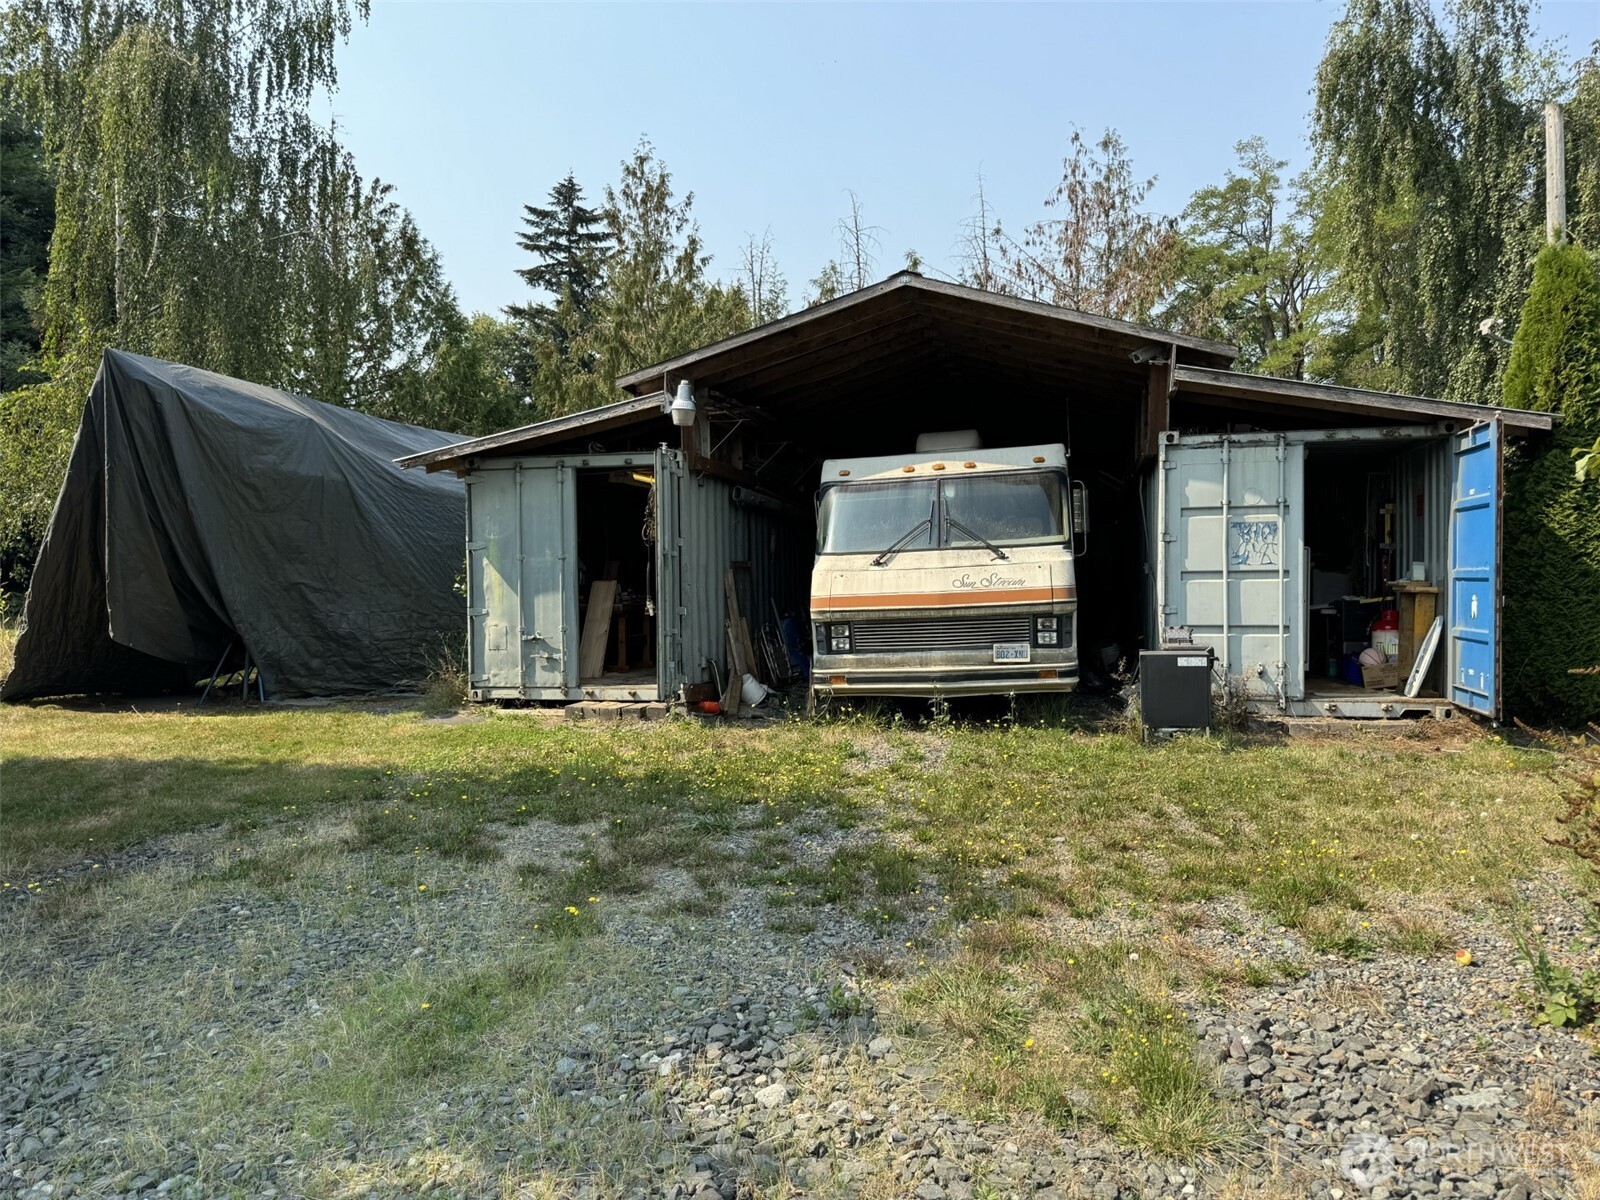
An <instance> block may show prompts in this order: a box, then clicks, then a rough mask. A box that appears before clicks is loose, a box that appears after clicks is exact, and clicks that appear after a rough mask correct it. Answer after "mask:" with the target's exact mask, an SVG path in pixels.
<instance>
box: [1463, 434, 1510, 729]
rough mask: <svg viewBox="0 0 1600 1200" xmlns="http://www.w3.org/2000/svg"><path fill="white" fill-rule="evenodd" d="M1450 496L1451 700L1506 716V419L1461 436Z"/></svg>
mask: <svg viewBox="0 0 1600 1200" xmlns="http://www.w3.org/2000/svg"><path fill="white" fill-rule="evenodd" d="M1451 484H1452V486H1451V497H1450V699H1451V701H1452V702H1453V703H1455V704H1459V705H1460V706H1461V707H1462V708H1469V709H1471V710H1472V711H1473V712H1479V713H1483V714H1484V715H1485V716H1488V717H1497V716H1499V714H1500V493H1501V472H1500V423H1499V422H1498V421H1487V422H1484V423H1483V424H1480V425H1474V426H1473V427H1472V428H1471V429H1469V430H1467V431H1466V432H1465V433H1460V434H1457V435H1456V438H1455V462H1454V463H1453V465H1452V470H1451Z"/></svg>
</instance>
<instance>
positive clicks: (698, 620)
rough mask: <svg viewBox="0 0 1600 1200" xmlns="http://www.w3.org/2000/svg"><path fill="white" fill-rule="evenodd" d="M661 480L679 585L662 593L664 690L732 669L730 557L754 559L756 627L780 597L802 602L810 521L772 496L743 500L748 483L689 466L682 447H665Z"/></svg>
mask: <svg viewBox="0 0 1600 1200" xmlns="http://www.w3.org/2000/svg"><path fill="white" fill-rule="evenodd" d="M658 480H659V481H660V482H658V487H665V488H667V489H668V492H667V494H666V495H664V496H663V497H662V504H663V511H664V513H666V514H668V515H667V516H666V517H665V518H664V525H663V529H662V537H663V538H667V537H675V538H676V550H677V559H678V568H677V570H678V589H679V591H678V599H677V602H676V604H675V605H674V604H672V603H671V602H670V601H669V600H668V599H667V597H666V596H665V595H664V596H663V598H662V613H661V616H662V621H663V637H662V646H663V652H662V660H661V689H662V695H664V696H665V695H670V694H672V693H675V692H677V691H678V689H679V688H681V687H682V686H683V685H684V684H686V683H700V682H703V681H705V680H711V679H716V678H717V677H718V673H719V672H724V671H726V669H727V658H728V651H727V636H726V629H725V626H726V622H727V617H728V608H727V602H726V599H725V595H724V591H723V576H724V574H725V572H726V571H727V569H728V565H729V564H730V563H734V562H747V563H749V564H750V573H751V582H752V585H753V587H752V591H753V594H752V597H751V600H752V604H753V606H754V611H752V612H750V613H747V614H745V615H746V616H747V617H748V619H749V620H750V623H751V625H752V627H757V626H760V625H763V624H767V623H769V622H770V621H771V619H772V606H773V604H774V603H776V604H777V605H778V606H779V607H780V609H784V610H791V609H793V608H794V607H795V606H796V604H797V603H798V601H797V600H796V596H797V595H799V594H801V593H800V589H801V588H802V587H803V586H804V583H803V581H804V579H805V575H804V569H805V566H806V559H805V546H804V545H802V544H800V543H801V542H802V541H803V539H804V538H805V536H806V531H807V526H806V523H805V522H804V520H803V519H798V518H795V517H791V516H789V515H787V514H786V513H785V512H784V511H782V510H781V509H780V508H775V507H771V506H769V505H768V504H766V503H762V502H745V503H740V502H739V500H738V499H737V498H736V493H739V492H740V491H741V489H739V488H738V487H737V486H736V485H734V484H732V483H729V482H728V481H727V480H724V479H719V478H717V477H715V476H711V475H701V474H695V473H692V472H690V471H688V470H687V469H686V468H685V466H684V461H683V455H682V454H680V453H679V452H677V451H667V452H665V453H663V454H662V456H661V465H660V467H659V469H658ZM665 549H667V550H669V551H670V549H671V547H667V548H665ZM665 577H666V573H665V570H663V579H665ZM674 643H676V645H674ZM713 664H715V666H716V670H715V671H713V670H712V665H713Z"/></svg>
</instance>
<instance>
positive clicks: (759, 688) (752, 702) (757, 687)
mask: <svg viewBox="0 0 1600 1200" xmlns="http://www.w3.org/2000/svg"><path fill="white" fill-rule="evenodd" d="M766 698H767V685H766V684H764V683H762V682H760V681H759V680H757V679H756V677H755V676H753V675H746V676H745V677H744V682H743V683H741V684H740V685H739V699H741V700H743V701H744V702H745V703H746V704H748V705H749V706H750V707H751V708H755V707H756V706H757V705H758V704H760V703H761V702H762V701H764V700H765V699H766Z"/></svg>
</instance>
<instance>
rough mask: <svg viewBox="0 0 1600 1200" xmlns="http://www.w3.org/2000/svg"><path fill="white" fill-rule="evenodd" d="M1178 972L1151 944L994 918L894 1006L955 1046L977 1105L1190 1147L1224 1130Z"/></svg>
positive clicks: (1222, 1136) (1148, 1142) (1138, 1142)
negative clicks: (1061, 937)
mask: <svg viewBox="0 0 1600 1200" xmlns="http://www.w3.org/2000/svg"><path fill="white" fill-rule="evenodd" d="M1176 982H1177V980H1176V977H1175V976H1174V975H1173V974H1172V972H1171V969H1170V967H1169V966H1168V965H1167V964H1165V963H1164V962H1162V961H1161V959H1160V958H1159V957H1158V956H1157V952H1156V951H1154V950H1153V949H1151V948H1149V947H1145V948H1142V949H1141V948H1136V947H1135V946H1133V945H1131V944H1129V943H1124V942H1118V941H1112V942H1108V943H1101V944H1084V945H1072V944H1063V943H1061V942H1058V941H1055V940H1053V939H1049V938H1046V937H1043V936H1040V935H1037V934H1035V933H1034V932H1032V931H1031V930H1030V929H1028V928H1027V927H1026V926H1025V925H1024V924H1023V923H1022V922H1019V921H1003V922H997V923H995V924H993V925H989V924H986V925H983V926H979V927H978V928H976V929H975V930H974V931H973V934H972V936H971V937H970V938H969V940H968V943H967V945H966V946H965V947H964V948H963V950H962V951H961V952H960V953H958V954H957V955H956V956H955V958H954V959H953V960H952V961H951V962H950V963H948V964H946V965H944V966H941V967H938V968H935V969H933V970H931V971H929V972H927V973H926V974H924V975H922V976H921V977H919V978H917V979H915V980H913V981H912V982H911V983H910V984H909V985H908V986H907V988H906V989H905V991H904V992H903V994H902V996H901V1004H902V1006H903V1011H904V1014H905V1016H906V1017H907V1018H908V1019H909V1020H911V1021H913V1022H915V1023H917V1024H919V1025H921V1026H923V1027H924V1028H925V1029H927V1030H931V1031H932V1032H933V1034H934V1036H935V1037H936V1038H937V1039H938V1040H939V1041H940V1042H941V1043H942V1044H944V1045H946V1046H947V1047H952V1048H954V1049H953V1056H954V1058H955V1064H956V1069H955V1073H956V1076H957V1079H958V1082H959V1083H960V1084H961V1086H962V1088H963V1090H964V1091H966V1092H967V1093H968V1094H969V1095H971V1096H973V1097H974V1098H975V1099H977V1100H978V1101H979V1102H980V1103H981V1104H983V1105H985V1106H989V1107H994V1108H999V1109H1023V1110H1026V1111H1031V1112H1034V1113H1037V1114H1038V1115H1039V1116H1041V1117H1043V1118H1045V1119H1046V1120H1048V1121H1050V1122H1052V1123H1055V1124H1057V1125H1063V1126H1070V1125H1071V1124H1073V1123H1074V1122H1076V1121H1077V1120H1079V1119H1082V1118H1091V1119H1093V1120H1095V1121H1096V1122H1098V1123H1099V1124H1101V1125H1102V1126H1103V1127H1105V1128H1106V1129H1108V1130H1109V1131H1110V1132H1112V1133H1113V1134H1115V1135H1116V1136H1117V1137H1118V1138H1120V1139H1121V1140H1123V1141H1125V1142H1127V1143H1128V1144H1130V1145H1134V1146H1139V1147H1142V1148H1144V1149H1147V1150H1151V1151H1153V1152H1156V1153H1160V1154H1168V1155H1174V1156H1178V1157H1191V1156H1193V1155H1196V1154H1198V1153H1201V1152H1204V1151H1207V1150H1211V1149H1215V1148H1217V1147H1220V1146H1222V1145H1224V1144H1226V1143H1227V1142H1228V1141H1230V1140H1231V1138H1232V1132H1231V1130H1230V1129H1229V1127H1228V1121H1227V1118H1226V1114H1225V1113H1224V1111H1223V1109H1222V1106H1221V1104H1220V1102H1219V1101H1218V1100H1217V1098H1216V1096H1215V1094H1214V1092H1213V1090H1212V1084H1213V1080H1212V1078H1211V1074H1212V1073H1211V1072H1209V1071H1208V1070H1207V1069H1206V1068H1204V1067H1203V1066H1202V1065H1201V1064H1200V1062H1199V1060H1198V1058H1197V1056H1196V1052H1195V1042H1194V1037H1193V1034H1192V1032H1191V1031H1190V1030H1189V1029H1188V1027H1187V1025H1186V1023H1185V1021H1184V1019H1183V1017H1182V1015H1181V1013H1180V1011H1179V1009H1178V1008H1177V1007H1176V1004H1175V1002H1174V999H1173V995H1172V987H1173V985H1174V984H1175V983H1176Z"/></svg>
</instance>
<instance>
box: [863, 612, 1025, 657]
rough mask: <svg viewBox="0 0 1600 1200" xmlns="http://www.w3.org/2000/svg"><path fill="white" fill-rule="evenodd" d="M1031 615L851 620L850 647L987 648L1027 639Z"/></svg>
mask: <svg viewBox="0 0 1600 1200" xmlns="http://www.w3.org/2000/svg"><path fill="white" fill-rule="evenodd" d="M1032 637H1033V618H1032V617H1030V616H1026V615H1023V616H1007V617H947V618H944V619H937V618H936V619H934V620H922V621H894V620H889V621H852V622H851V623H850V646H851V648H852V649H853V650H855V651H857V652H858V653H867V654H871V653H874V652H877V653H884V652H891V653H907V652H909V653H916V652H917V651H919V650H986V649H988V648H989V647H990V646H992V645H994V644H995V643H996V642H1027V641H1031V640H1032Z"/></svg>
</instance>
